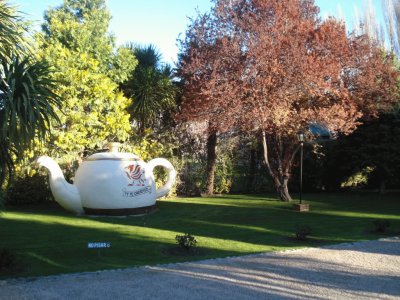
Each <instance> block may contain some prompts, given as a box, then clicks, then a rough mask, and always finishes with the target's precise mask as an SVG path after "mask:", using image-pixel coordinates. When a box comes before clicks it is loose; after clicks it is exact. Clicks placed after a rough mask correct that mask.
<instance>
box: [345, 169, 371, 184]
mask: <svg viewBox="0 0 400 300" xmlns="http://www.w3.org/2000/svg"><path fill="white" fill-rule="evenodd" d="M372 171H374V168H371V167H366V168H365V169H363V170H361V171H359V172H356V173H355V174H352V175H351V176H350V177H349V178H348V179H347V180H346V181H344V182H342V183H341V185H340V186H341V187H342V188H346V187H361V186H365V185H366V184H367V183H368V177H369V175H370V174H371V173H372Z"/></svg>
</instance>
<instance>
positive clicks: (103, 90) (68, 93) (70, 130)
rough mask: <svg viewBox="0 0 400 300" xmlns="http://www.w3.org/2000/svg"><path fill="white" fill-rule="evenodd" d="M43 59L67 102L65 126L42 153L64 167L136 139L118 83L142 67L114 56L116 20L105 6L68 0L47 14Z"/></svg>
mask: <svg viewBox="0 0 400 300" xmlns="http://www.w3.org/2000/svg"><path fill="white" fill-rule="evenodd" d="M45 20H46V23H45V24H44V25H43V29H44V32H45V35H44V41H40V38H38V41H39V43H40V47H41V50H42V51H41V55H42V57H44V58H46V59H47V60H48V61H49V63H50V64H51V65H52V66H54V68H55V69H56V72H55V73H54V75H53V78H54V79H55V80H58V81H60V84H59V85H58V87H57V90H56V92H57V93H58V94H59V95H60V97H61V98H62V99H63V102H62V112H63V113H62V114H61V113H60V114H59V119H60V121H61V123H60V125H59V126H55V127H54V130H53V132H52V133H53V135H52V137H51V138H50V139H49V140H48V143H47V147H46V148H42V149H41V152H42V153H43V152H44V153H47V154H48V155H50V156H52V157H54V158H61V160H60V159H59V161H60V162H61V163H68V164H69V166H67V167H68V168H72V172H73V166H71V162H73V161H76V160H79V159H80V158H81V157H83V156H85V155H88V154H91V153H93V152H96V151H97V150H100V149H103V148H104V146H105V144H106V143H107V142H109V141H119V142H124V141H127V140H128V138H129V135H130V133H131V125H130V123H129V114H128V113H127V112H126V109H127V107H128V105H129V101H128V99H127V98H125V97H124V96H123V94H122V93H121V92H119V91H118V83H119V82H120V81H122V80H124V79H125V78H127V76H128V73H130V72H132V70H133V69H134V67H135V66H136V59H135V58H134V56H133V54H132V53H130V52H129V51H126V50H124V49H122V48H121V49H119V50H118V51H117V52H116V53H114V52H113V50H114V41H113V38H112V37H111V36H110V35H108V34H107V30H108V24H109V20H110V14H109V12H108V10H107V8H106V6H105V1H103V0H85V1H75V0H66V1H64V4H63V5H61V6H60V7H57V8H54V9H50V10H49V11H47V13H46V17H45Z"/></svg>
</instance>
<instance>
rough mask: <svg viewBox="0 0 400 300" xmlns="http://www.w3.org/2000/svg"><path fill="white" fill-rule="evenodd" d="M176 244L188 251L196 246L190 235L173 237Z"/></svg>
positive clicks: (193, 238)
mask: <svg viewBox="0 0 400 300" xmlns="http://www.w3.org/2000/svg"><path fill="white" fill-rule="evenodd" d="M175 240H176V242H177V243H178V245H179V246H180V247H182V248H183V249H185V250H187V251H189V250H190V248H192V247H195V246H196V244H197V240H196V238H195V237H194V236H192V235H191V234H190V233H185V234H184V235H177V236H176V237H175Z"/></svg>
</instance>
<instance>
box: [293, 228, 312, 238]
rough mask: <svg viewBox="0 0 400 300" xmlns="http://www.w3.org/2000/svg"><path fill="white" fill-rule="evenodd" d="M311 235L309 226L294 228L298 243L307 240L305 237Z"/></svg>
mask: <svg viewBox="0 0 400 300" xmlns="http://www.w3.org/2000/svg"><path fill="white" fill-rule="evenodd" d="M310 234H311V228H310V227H309V226H306V225H305V226H299V227H297V228H296V232H295V235H296V239H297V240H299V241H305V240H307V236H308V235H310Z"/></svg>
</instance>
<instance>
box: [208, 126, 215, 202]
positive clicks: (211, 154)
mask: <svg viewBox="0 0 400 300" xmlns="http://www.w3.org/2000/svg"><path fill="white" fill-rule="evenodd" d="M216 150H217V133H216V132H215V131H213V132H211V133H210V134H209V136H208V138H207V169H206V172H207V174H206V176H207V181H206V190H205V193H206V194H207V195H212V194H214V176H215V168H216V165H215V162H216V160H217V154H216Z"/></svg>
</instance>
